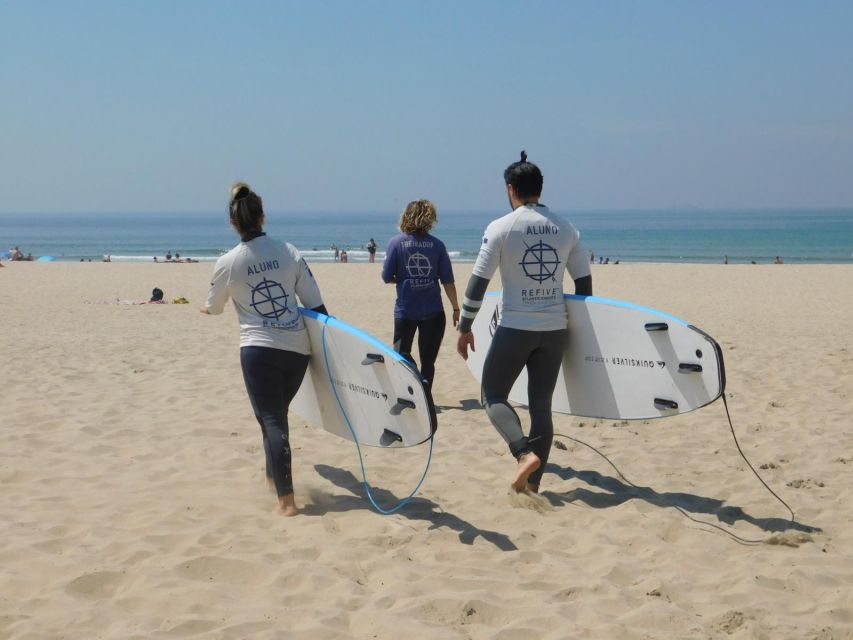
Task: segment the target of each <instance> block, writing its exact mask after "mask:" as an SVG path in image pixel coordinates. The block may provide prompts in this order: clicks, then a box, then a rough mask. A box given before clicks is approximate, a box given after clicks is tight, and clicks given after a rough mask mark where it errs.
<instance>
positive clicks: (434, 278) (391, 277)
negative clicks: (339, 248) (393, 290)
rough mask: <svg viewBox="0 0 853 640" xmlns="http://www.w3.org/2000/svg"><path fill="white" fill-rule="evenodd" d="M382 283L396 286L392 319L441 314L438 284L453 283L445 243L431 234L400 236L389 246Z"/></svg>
mask: <svg viewBox="0 0 853 640" xmlns="http://www.w3.org/2000/svg"><path fill="white" fill-rule="evenodd" d="M382 280H383V281H385V282H396V283H397V302H396V303H395V304H394V317H395V318H405V319H407V320H423V319H425V318H429V317H430V316H434V315H436V314H437V313H440V312H441V311H442V310H443V307H442V304H441V288H440V287H439V283H441V284H450V283H452V282H453V267H452V266H451V264H450V256H448V255H447V249H446V248H445V246H444V243H443V242H442V241H441V240H439V239H438V238H436V237H434V236H432V235H430V234H428V233H427V234H423V235H416V234H412V233H400V234H398V235H396V236H394V237H393V238H391V241H390V242H389V243H388V249H387V251H386V252H385V262H384V263H383V265H382Z"/></svg>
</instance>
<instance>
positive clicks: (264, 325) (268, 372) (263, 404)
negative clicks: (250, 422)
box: [201, 182, 328, 516]
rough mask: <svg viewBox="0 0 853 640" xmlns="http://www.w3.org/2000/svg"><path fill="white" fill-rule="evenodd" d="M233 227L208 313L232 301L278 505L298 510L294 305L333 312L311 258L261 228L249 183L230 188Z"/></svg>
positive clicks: (303, 344) (302, 361) (302, 344)
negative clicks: (292, 411) (292, 415)
mask: <svg viewBox="0 0 853 640" xmlns="http://www.w3.org/2000/svg"><path fill="white" fill-rule="evenodd" d="M228 208H229V213H230V218H231V225H232V226H233V227H234V230H235V231H236V232H237V233H238V235H239V236H240V244H238V245H237V246H236V247H234V248H233V249H231V251H229V252H228V253H226V254H225V255H224V256H222V257H221V258H219V259H218V260H217V261H216V266H215V267H214V269H213V278H212V280H211V283H210V290H209V292H208V294H207V304H206V306H205V308H204V309H202V310H201V312H202V313H209V314H212V315H218V314H220V313H222V311H223V310H224V308H225V303H226V302H227V301H228V298H231V300H232V302H233V303H234V309H235V310H236V312H237V319H238V320H239V322H240V365H241V367H242V369H243V380H244V382H245V384H246V391H247V392H248V394H249V400H250V401H251V403H252V409H253V410H254V413H255V418H256V419H257V421H258V424H259V425H260V426H261V432H262V434H263V442H264V454H265V456H266V465H267V467H266V469H267V478H268V480H269V481H270V482H271V483H274V484H275V490H276V493H277V494H278V505H277V507H276V510H277V512H278V513H280V514H282V515H285V516H295V515H296V514H298V513H299V509H298V508H297V506H296V500H295V498H294V494H293V477H292V474H291V453H290V440H289V437H290V436H289V429H288V423H287V411H288V408H289V407H290V403H291V401H292V400H293V398H294V396H295V395H296V392H297V391H299V387H300V385H301V384H302V379H303V378H304V377H305V372H306V371H307V369H308V361H309V359H310V354H311V344H310V342H309V340H308V330H307V329H306V328H305V321H304V320H303V319H302V316H301V315H300V312H299V307H298V306H297V304H296V299H297V297H298V298H299V300H300V301H301V302H302V304H303V305H304V306H306V307H308V308H310V309H312V310H314V311H317V312H319V313H323V314H326V315H328V312H327V311H326V307H325V306H324V305H323V299H322V297H321V296H320V289H319V287H318V286H317V281H316V280H314V275H313V274H312V273H311V270H310V269H309V268H308V265H307V264H306V263H305V260H304V259H303V258H302V256H301V255H300V254H299V251H297V250H296V247H294V246H293V245H291V244H289V243H285V242H279V241H277V240H273V239H272V238H270V237H269V236H267V234H266V233H264V231H263V224H264V221H265V217H264V209H263V203H262V201H261V198H260V196H259V195H258V194H256V193H255V192H254V191H252V190H251V189H250V188H249V186H248V185H247V184H244V183H242V182H238V183H237V184H235V185H234V186H233V187H232V188H231V201H230V204H229V207H228Z"/></svg>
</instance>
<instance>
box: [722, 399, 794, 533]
mask: <svg viewBox="0 0 853 640" xmlns="http://www.w3.org/2000/svg"><path fill="white" fill-rule="evenodd" d="M723 406H724V407H725V408H726V418H727V419H728V421H729V430H730V431H731V432H732V439H733V440H734V441H735V446H736V447H737V450H738V453H740V457H741V458H743V461H744V462H746V465H747V466H748V467H749V468H750V470H751V471H752V473H754V474H755V477H756V478H758V481H759V482H760V483H761V484H763V485H764V488H765V489H767V490H768V491H769V492H770V493H771V494H772V495H773V497H774V498H776V499H777V500H778V501H779V502H781V503H782V504H783V505H785V508H786V509H787V510H788V512H789V513H790V514H791V522H794V519H795V516H794V510H793V509H792V508H791V507H790V506H789V505H788V503H787V502H785V501H784V500H782V498H780V497H779V494H777V493H776V492H775V491H773V489H771V488H770V486H769V485H768V484H767V483H766V482H764V479H763V478H762V477H761V476H760V475H758V471H756V470H755V467H753V466H752V463H751V462H750V461H749V459H748V458H747V457H746V454H745V453H744V452H743V449H741V448H740V442H738V439H737V435H736V434H735V428H734V425H733V424H732V416H731V414H730V413H729V403H728V402H727V401H726V392H725V391H723Z"/></svg>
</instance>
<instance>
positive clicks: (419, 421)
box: [290, 308, 436, 448]
mask: <svg viewBox="0 0 853 640" xmlns="http://www.w3.org/2000/svg"><path fill="white" fill-rule="evenodd" d="M299 311H300V313H301V314H302V316H303V318H304V320H305V326H306V328H307V330H308V336H309V338H310V341H311V360H310V362H309V364H308V371H307V373H306V374H305V379H304V380H303V382H302V386H301V387H300V389H299V392H298V393H297V394H296V397H295V398H294V399H293V402H292V403H291V405H290V408H291V409H292V410H293V411H294V412H295V413H297V414H298V415H300V416H302V418H304V419H305V420H306V421H308V422H309V423H311V424H313V425H315V426H317V427H320V428H322V429H325V430H326V431H329V432H330V433H334V434H335V435H338V436H340V437H342V438H346V439H348V440H353V439H354V438H355V439H357V440H358V442H359V444H363V445H368V446H373V447H383V448H388V447H411V446H414V445H418V444H421V443H423V442H425V441H427V440H429V438H430V436H431V435H432V434H433V432H434V431H435V430H436V415H435V408H434V407H433V404H432V398H431V396H430V394H429V391H428V390H427V388H426V387H425V386H424V384H425V383H424V382H423V381H422V379H421V376H420V374H419V373H418V371H417V370H416V369H415V367H414V366H412V364H411V363H409V362H408V361H407V360H405V359H404V358H403V357H402V356H401V355H400V354H399V353H397V352H396V351H394V349H393V348H391V347H390V346H389V345H386V344H384V343H383V342H381V341H380V340H378V339H376V338H374V337H373V336H371V335H369V334H367V333H365V332H364V331H362V330H361V329H359V328H358V327H354V326H353V325H351V324H348V323H346V322H344V321H342V320H339V319H338V318H333V317H329V316H326V315H323V314H321V313H317V312H315V311H311V310H309V309H304V308H300V310H299Z"/></svg>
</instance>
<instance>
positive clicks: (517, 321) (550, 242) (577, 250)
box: [465, 204, 590, 331]
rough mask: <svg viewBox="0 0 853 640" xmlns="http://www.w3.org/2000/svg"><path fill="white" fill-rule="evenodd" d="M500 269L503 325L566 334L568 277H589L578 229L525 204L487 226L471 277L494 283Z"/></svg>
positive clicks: (540, 208) (549, 213) (559, 217)
mask: <svg viewBox="0 0 853 640" xmlns="http://www.w3.org/2000/svg"><path fill="white" fill-rule="evenodd" d="M498 268H500V274H501V281H502V286H503V299H502V301H501V319H500V325H501V326H505V327H509V328H512V329H521V330H525V331H556V330H559V329H565V328H566V325H567V319H566V304H565V302H564V301H563V274H564V273H565V271H566V270H568V272H569V274H570V275H571V277H572V279H573V280H577V279H578V278H583V277H584V276H588V275H590V269H589V258H588V255H587V253H586V250H585V249H584V248H583V245H582V244H581V242H580V234H579V233H578V231H577V229H575V227H574V226H573V225H572V223H570V222H569V221H568V220H566V219H565V218H563V217H561V216H559V215H557V214H555V213H553V212H551V211H550V210H549V209H548V207H546V206H545V205H543V204H526V205H522V206H520V207H519V208H518V209H516V210H515V211H513V212H511V213H508V214H507V215H505V216H503V217H502V218H498V219H497V220H495V221H494V222H492V223H491V224H489V226H488V227H486V233H485V235H484V237H483V244H482V245H481V247H480V253H479V255H478V256H477V262H476V263H475V264H474V269H473V272H472V273H473V275H475V276H479V277H480V278H483V279H485V280H491V279H492V276H494V274H495V270H497V269H498ZM470 302H475V301H468V300H466V301H465V304H466V305H467V304H469V303H470ZM475 304H476V308H479V306H480V305H479V304H478V303H475Z"/></svg>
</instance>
